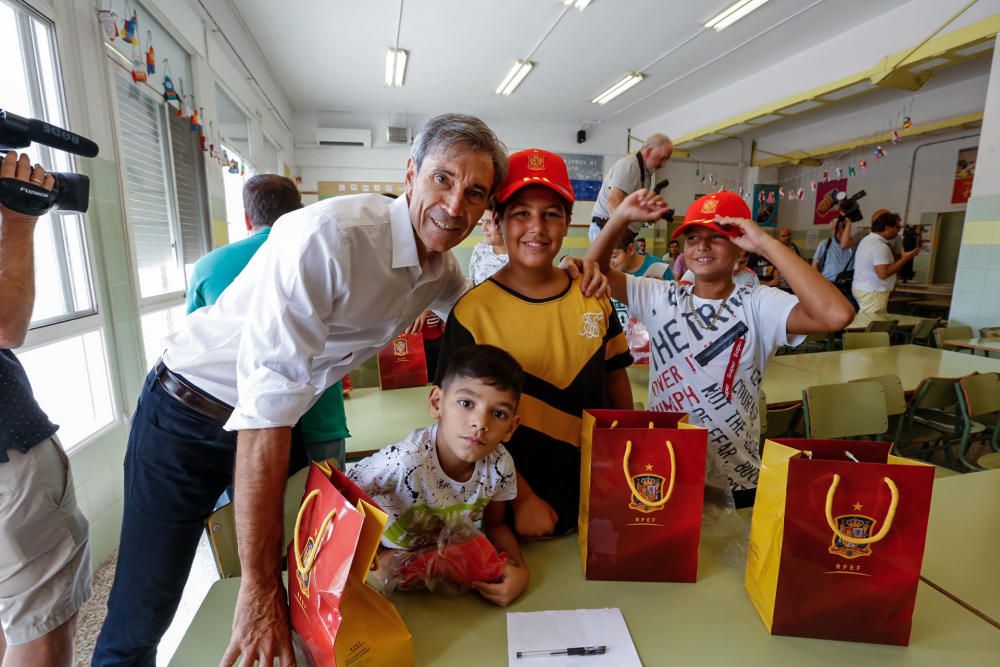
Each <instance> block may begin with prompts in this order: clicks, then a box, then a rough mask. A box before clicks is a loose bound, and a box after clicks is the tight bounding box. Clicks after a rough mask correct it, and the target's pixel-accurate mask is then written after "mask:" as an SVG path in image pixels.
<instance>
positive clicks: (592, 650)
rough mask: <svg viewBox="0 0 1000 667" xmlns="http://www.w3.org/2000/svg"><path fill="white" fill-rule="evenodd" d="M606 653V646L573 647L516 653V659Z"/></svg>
mask: <svg viewBox="0 0 1000 667" xmlns="http://www.w3.org/2000/svg"><path fill="white" fill-rule="evenodd" d="M607 652H608V647H607V646H573V647H571V648H562V649H557V650H554V651H518V652H517V657H519V658H530V657H533V656H538V655H604V654H605V653H607Z"/></svg>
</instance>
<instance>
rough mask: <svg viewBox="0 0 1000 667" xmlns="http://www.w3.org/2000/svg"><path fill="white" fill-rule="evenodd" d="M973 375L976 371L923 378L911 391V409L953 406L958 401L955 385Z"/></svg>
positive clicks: (935, 408)
mask: <svg viewBox="0 0 1000 667" xmlns="http://www.w3.org/2000/svg"><path fill="white" fill-rule="evenodd" d="M975 375H977V373H970V374H969V375H966V376H964V377H962V378H938V377H927V378H924V379H923V380H921V381H920V384H919V385H917V389H916V391H914V392H913V401H912V402H911V403H910V408H911V410H944V409H946V408H950V407H952V406H954V405H955V404H956V403H958V395H957V394H956V393H955V386H956V385H957V384H958V383H959V382H960V381H961V380H963V379H965V378H969V377H973V376H975Z"/></svg>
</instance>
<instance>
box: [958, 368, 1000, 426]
mask: <svg viewBox="0 0 1000 667" xmlns="http://www.w3.org/2000/svg"><path fill="white" fill-rule="evenodd" d="M958 391H959V392H961V395H962V399H963V404H964V406H965V411H966V414H967V415H968V416H969V417H970V418H972V419H975V418H976V417H981V416H983V415H988V414H991V413H994V412H1000V373H979V374H977V375H969V376H966V377H964V378H962V379H961V380H959V381H958Z"/></svg>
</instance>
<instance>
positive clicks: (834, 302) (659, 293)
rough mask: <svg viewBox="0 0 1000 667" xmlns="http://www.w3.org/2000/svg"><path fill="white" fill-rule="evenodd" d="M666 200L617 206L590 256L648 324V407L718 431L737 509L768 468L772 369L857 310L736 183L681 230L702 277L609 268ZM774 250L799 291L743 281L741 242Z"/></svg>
mask: <svg viewBox="0 0 1000 667" xmlns="http://www.w3.org/2000/svg"><path fill="white" fill-rule="evenodd" d="M665 209H666V203H665V202H664V201H663V200H662V199H660V198H659V197H658V196H656V195H654V194H653V193H652V192H650V191H648V190H639V191H637V192H634V193H632V194H631V195H629V196H628V197H626V198H625V200H624V201H622V203H621V204H619V206H618V207H617V208H616V209H615V211H614V213H613V214H612V216H611V218H610V219H609V220H608V222H607V224H605V226H604V229H603V231H602V232H601V235H600V236H599V237H598V239H597V240H596V241H595V242H594V244H593V245H591V247H590V251H589V252H588V253H587V258H588V259H593V260H597V261H598V262H600V265H601V270H602V271H605V272H607V275H608V280H609V283H610V285H611V296H612V297H614V298H615V299H618V300H619V301H622V302H623V303H625V304H626V305H627V307H628V309H629V312H630V313H632V314H633V315H635V316H636V317H638V318H639V319H640V320H641V321H642V323H643V324H644V325H645V326H646V329H648V331H649V344H650V354H649V356H650V373H649V409H650V410H661V411H668V412H686V413H688V414H689V415H690V417H691V422H692V423H694V424H698V425H700V426H704V427H705V428H707V429H708V434H709V469H708V475H709V483H711V481H712V479H714V478H718V477H723V478H724V479H726V481H727V482H728V484H729V488H730V490H731V491H732V492H733V497H734V499H735V501H736V505H737V507H746V506H749V505H752V504H753V498H754V494H755V492H756V488H757V478H758V476H759V474H760V452H759V447H760V444H759V443H760V393H761V389H760V386H761V382H762V380H763V375H764V368H765V367H766V366H767V362H768V360H769V359H770V358H771V356H772V355H773V354H774V352H775V351H776V350H777V349H778V347H780V346H782V345H798V344H799V343H800V342H802V337H801V336H800V334H810V333H826V332H830V331H838V330H840V329H843V328H844V327H845V326H847V324H848V323H849V322H850V321H851V320H852V319H853V318H854V309H853V308H852V307H851V305H850V304H849V303H848V302H847V300H846V299H845V298H844V297H843V295H841V293H840V292H839V291H838V290H837V288H836V287H834V286H833V284H832V283H830V282H829V281H828V280H826V279H824V278H823V277H822V276H821V275H820V274H819V273H818V272H817V271H816V270H815V269H813V268H812V267H811V266H809V264H807V263H806V262H805V261H804V260H802V259H801V258H800V257H798V256H797V255H795V254H794V253H793V252H792V251H791V250H789V249H788V248H787V247H786V246H784V245H783V244H782V243H781V242H779V241H778V240H777V239H775V238H773V237H771V236H770V235H769V234H768V233H767V232H765V231H764V230H762V229H761V228H760V227H758V226H757V225H756V224H755V223H754V222H753V221H752V220H751V219H750V209H749V208H748V207H747V205H746V204H745V203H744V202H743V199H742V198H740V196H739V195H738V194H736V193H735V192H727V191H720V192H716V193H713V194H710V195H705V196H704V197H700V198H699V199H697V200H695V202H694V203H693V204H691V206H690V208H688V211H687V214H686V215H685V216H684V223H683V224H682V225H681V226H680V227H678V228H677V229H676V230H675V231H674V234H673V237H674V238H677V237H678V236H680V235H684V236H685V237H686V240H685V243H684V259H685V263H686V264H687V267H688V268H689V269H690V270H691V271H692V272H693V273H694V278H695V279H694V284H690V283H682V282H675V281H663V280H651V279H648V278H637V277H635V276H627V275H625V274H624V273H621V272H619V271H615V270H613V269H610V257H611V251H612V250H613V248H614V244H615V241H616V240H617V238H618V236H619V235H620V234H621V233H622V232H624V231H625V230H626V229H627V228H628V224H629V223H630V222H633V221H635V220H655V219H657V218H658V217H660V215H661V214H662V213H663V211H665ZM741 249H742V250H745V251H747V252H752V253H757V254H758V255H762V256H764V257H766V258H767V259H768V260H769V261H770V262H771V263H772V264H774V266H775V267H777V268H778V270H780V271H781V275H782V276H785V277H786V278H787V280H788V284H789V286H790V287H791V288H792V291H793V292H794V294H789V293H787V292H783V291H781V290H779V289H776V288H772V287H764V286H762V285H759V284H754V283H753V282H751V281H741V282H736V281H734V272H733V267H734V265H735V264H736V261H737V256H738V255H739V252H740V250H741Z"/></svg>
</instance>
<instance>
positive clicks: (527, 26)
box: [232, 0, 906, 126]
mask: <svg viewBox="0 0 1000 667" xmlns="http://www.w3.org/2000/svg"><path fill="white" fill-rule="evenodd" d="M731 2H732V0H594V1H593V2H592V3H591V5H590V7H588V8H587V9H586V11H584V12H582V13H581V12H579V11H577V10H575V9H571V10H569V11H567V12H566V13H565V15H564V16H562V19H561V20H559V22H558V24H557V25H555V27H554V28H553V29H552V31H551V33H550V34H549V35H548V37H547V38H546V39H545V40H544V41H543V42H542V44H541V46H540V47H539V48H538V49H537V50H536V51H535V53H534V54H533V55H532V56H531V60H532V61H534V62H535V63H536V67H535V69H534V71H532V72H531V73H530V74H529V75H528V77H527V79H525V81H524V83H522V84H521V87H520V88H519V89H518V90H517V91H516V92H515V93H514V94H513V95H512V96H511V97H501V96H498V95H496V94H495V93H494V91H495V90H496V88H497V86H498V85H499V84H500V81H501V80H502V79H503V77H504V76H505V75H506V74H507V72H508V70H509V69H510V67H511V66H512V65H513V63H514V61H515V60H516V59H518V58H524V57H526V56H527V55H528V54H529V53H530V52H531V50H532V49H533V48H534V47H535V45H536V44H538V42H539V40H540V39H542V37H543V36H544V35H545V33H546V31H547V30H548V29H549V28H550V27H551V26H552V25H553V22H555V21H556V20H557V19H558V18H559V17H560V14H561V13H562V12H563V10H564V7H563V5H562V2H561V0H405V2H404V3H403V14H402V24H401V29H400V34H399V47H400V48H403V49H406V50H408V51H409V53H410V61H409V65H408V67H407V74H406V85H405V86H403V87H402V88H387V87H386V86H385V85H384V70H385V52H386V49H387V48H388V47H390V46H393V43H394V40H395V36H396V24H397V15H398V12H399V0H325V1H322V2H320V1H318V0H283V1H278V2H275V1H274V0H238V2H233V3H232V6H233V7H234V8H236V9H237V11H238V12H239V13H240V14H241V15H242V16H243V19H244V20H245V22H246V24H247V25H248V26H249V28H250V31H251V33H252V36H253V38H254V39H255V40H256V42H257V44H258V45H259V46H260V48H261V50H262V52H263V53H264V55H265V57H266V58H267V60H268V62H269V63H270V65H271V67H272V69H273V70H274V72H275V73H276V75H277V77H278V80H279V81H280V83H281V85H283V86H284V89H285V91H286V92H287V94H288V96H289V99H290V101H291V103H292V104H293V105H294V107H295V108H296V109H297V110H299V111H318V110H336V111H354V112H395V113H398V112H410V113H417V114H436V113H441V112H445V111H460V112H466V113H472V114H476V115H479V116H482V117H484V118H488V119H489V118H508V119H511V118H517V119H525V120H540V121H542V120H544V121H566V122H572V123H584V122H588V121H603V120H611V119H613V120H614V123H615V124H616V125H629V126H631V125H635V124H638V123H640V122H643V121H646V120H649V119H651V118H654V117H657V116H660V115H662V114H663V113H665V112H667V111H669V110H670V109H672V108H674V107H675V106H678V105H681V104H686V103H688V102H690V101H691V99H692V98H697V97H700V96H701V95H704V94H706V93H707V92H710V91H712V90H714V89H716V88H718V87H720V86H724V85H726V84H728V83H731V82H733V81H735V80H737V79H739V78H740V77H743V76H746V75H747V74H749V73H752V72H754V71H756V70H758V69H761V68H764V67H767V66H769V65H772V64H774V63H777V62H779V61H782V60H786V59H789V58H793V57H794V56H795V54H796V53H798V52H799V51H801V50H803V49H805V48H807V47H808V46H811V45H813V44H815V42H816V41H817V39H818V38H819V37H823V38H826V37H829V36H831V35H836V34H839V33H841V32H844V31H846V30H849V28H850V27H851V26H853V25H856V24H858V23H862V22H865V21H869V20H871V19H872V18H874V17H876V16H878V15H880V14H882V13H884V12H886V11H889V10H891V9H893V8H895V7H898V6H900V5H903V4H905V3H906V0H825V1H822V0H820V1H819V2H817V0H770V2H768V3H767V4H765V5H764V6H763V7H762V8H761V9H759V10H757V11H755V12H753V13H752V14H751V15H750V16H749V17H747V18H745V19H743V20H741V21H739V22H737V23H736V24H734V25H733V26H730V27H729V28H727V29H725V30H724V31H722V32H718V33H717V32H715V31H714V30H708V31H705V32H704V33H702V34H700V35H698V34H697V33H698V32H699V31H700V30H701V28H702V24H703V23H704V22H705V21H706V20H707V19H709V18H711V17H712V16H713V15H714V14H715V13H717V12H718V11H719V10H721V9H723V8H725V7H727V6H729V5H730V4H731ZM810 5H815V6H812V7H811V8H809V9H808V10H806V11H804V12H803V13H801V14H800V15H798V16H797V17H795V18H793V19H791V20H788V21H786V22H785V23H783V24H782V25H780V26H778V27H776V28H774V29H773V30H771V31H770V32H768V33H767V34H766V35H763V36H762V37H760V38H759V39H755V40H754V41H753V42H752V43H750V44H748V45H746V46H744V47H742V48H739V49H737V50H736V51H735V52H733V53H732V54H729V55H726V56H725V57H723V58H721V59H720V60H718V61H717V62H715V63H712V64H710V65H707V66H704V65H705V63H708V62H709V61H711V60H712V59H714V58H716V57H717V56H719V55H721V54H723V53H725V52H727V51H729V50H730V49H732V48H733V47H735V46H738V45H739V44H741V43H743V42H744V41H746V40H749V39H750V38H753V37H755V36H756V35H758V34H759V33H761V32H762V31H764V30H767V29H768V28H770V27H772V26H774V25H775V24H776V23H778V22H780V21H782V20H784V19H786V18H788V17H789V16H791V15H793V14H795V13H796V12H799V11H800V10H803V9H805V8H807V7H810ZM692 36H694V38H693V39H691V41H690V42H688V43H687V44H684V45H683V46H680V47H679V48H677V49H676V51H674V52H673V53H671V54H670V55H669V56H668V57H666V58H664V59H662V60H660V61H659V62H657V63H656V64H652V63H654V61H656V60H657V59H658V58H660V57H661V56H662V55H664V54H665V53H667V52H668V51H670V50H671V49H674V48H676V47H678V45H680V44H681V43H682V42H684V40H686V39H688V38H691V37H692ZM844 48H850V45H849V43H845V46H844ZM698 67H702V69H700V70H698V71H697V72H695V73H694V74H690V73H691V72H692V70H694V69H695V68H698ZM643 68H645V69H643ZM632 70H641V71H643V73H644V74H646V76H647V78H646V79H645V80H644V81H643V82H641V83H640V84H639V85H637V86H635V87H634V88H632V89H631V90H630V91H628V92H626V93H625V94H623V95H621V96H620V97H618V98H617V99H615V100H614V101H612V102H611V103H609V104H607V105H605V106H603V107H601V106H598V105H595V104H592V103H591V102H590V100H591V99H592V98H593V97H595V96H596V95H597V94H599V93H601V92H602V91H603V90H605V89H606V88H607V87H609V86H610V85H611V84H613V83H615V82H617V81H618V80H619V79H621V77H622V76H623V75H624V74H625V73H626V72H628V71H632ZM682 77H683V78H682ZM670 82H673V83H670ZM664 84H669V85H667V86H666V87H665V88H664V89H663V90H661V91H660V92H657V93H655V94H653V95H651V96H649V97H648V98H647V99H645V100H642V101H641V102H638V103H637V101H638V100H641V99H642V98H644V97H646V96H647V95H650V93H652V92H653V91H656V90H657V89H659V88H661V87H662V86H664Z"/></svg>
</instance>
